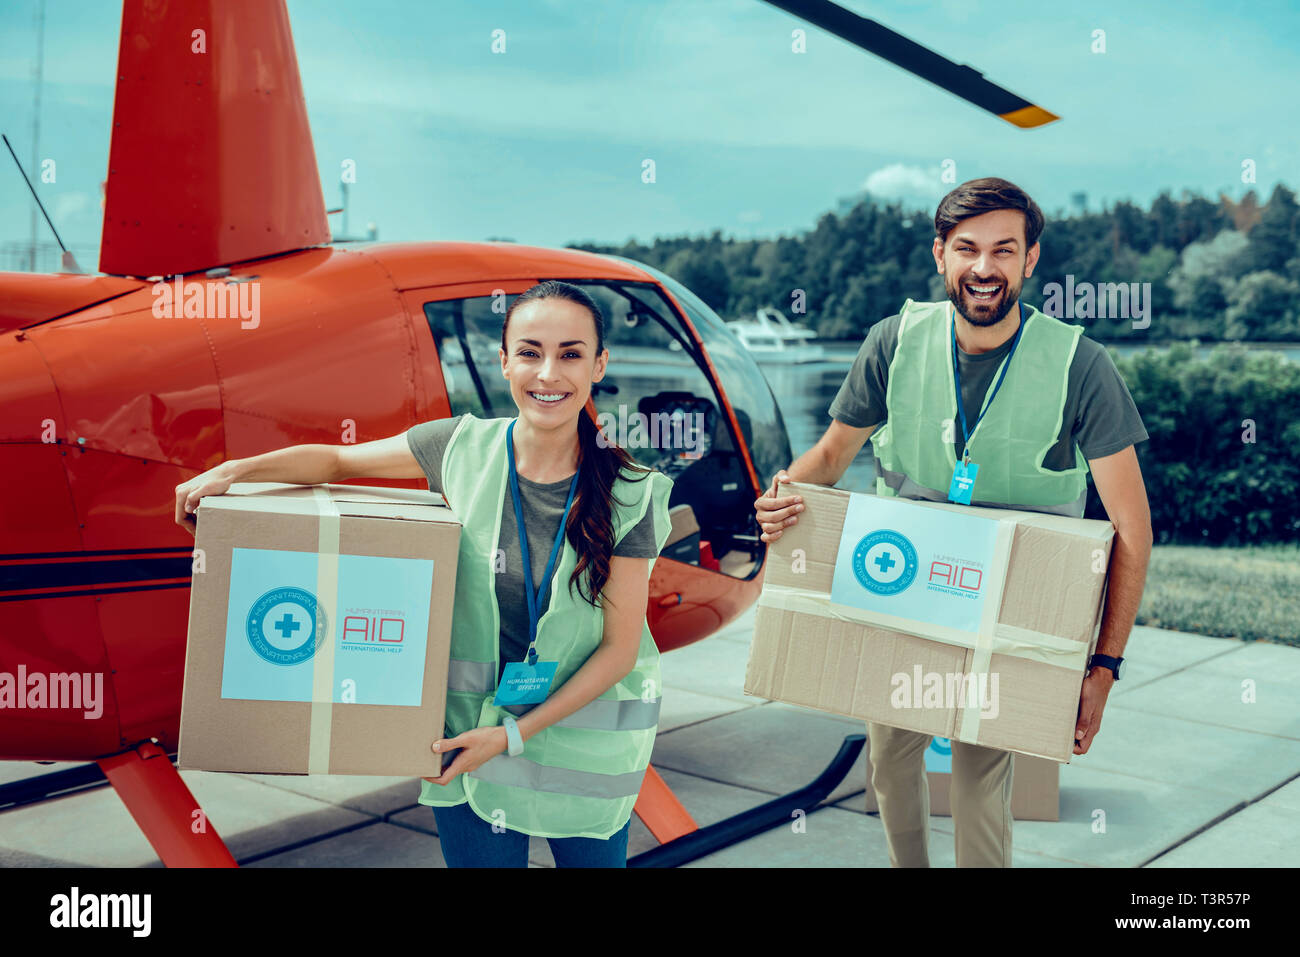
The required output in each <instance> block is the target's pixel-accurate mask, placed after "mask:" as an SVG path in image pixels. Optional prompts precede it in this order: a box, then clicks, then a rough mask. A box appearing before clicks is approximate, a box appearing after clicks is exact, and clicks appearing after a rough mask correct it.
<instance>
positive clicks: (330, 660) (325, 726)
mask: <svg viewBox="0 0 1300 957" xmlns="http://www.w3.org/2000/svg"><path fill="white" fill-rule="evenodd" d="M312 492H313V494H314V495H315V498H316V503H317V505H318V506H319V507H320V524H319V530H318V532H317V543H316V607H317V608H325V609H328V611H327V614H328V615H329V617H330V619H333V618H334V617H335V615H334V612H335V611H336V609H337V606H338V596H339V508H338V506H337V505H336V504H335V503H334V500H333V499H332V498H330V493H329V491H328V490H327V489H325V488H324V487H323V486H320V485H314V486H312ZM316 622H317V627H318V628H319V627H320V615H317V616H316ZM338 627H339V622H337V621H332V620H331V621H330V622H329V623H328V625H327V634H326V635H325V636H324V637H323V638H321V637H320V636H319V635H317V638H318V639H319V640H320V644H319V645H318V646H317V648H316V653H315V654H314V655H313V656H312V666H311V728H310V731H309V734H310V737H309V739H308V745H307V773H308V774H329V770H330V735H331V734H332V728H333V720H334V637H333V635H332V634H330V633H328V632H329V630H330V629H334V628H338Z"/></svg>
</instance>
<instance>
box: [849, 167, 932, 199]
mask: <svg viewBox="0 0 1300 957" xmlns="http://www.w3.org/2000/svg"><path fill="white" fill-rule="evenodd" d="M939 175H940V171H939V168H938V167H935V168H934V169H932V170H925V169H922V168H921V167H919V166H909V165H907V164H906V163H891V164H890V165H889V166H885V167H882V168H881V169H878V170H876V171H875V172H874V173H872V174H871V175H870V176H868V177H867V179H866V181H865V182H864V183H863V184H862V188H863V189H865V190H866V191H867V192H868V193H870V194H871V195H872V196H875V197H877V198H879V199H897V200H902V201H904V202H914V203H915V202H920V203H930V202H931V201H933V200H937V199H939V198H941V197H942V196H943V195H944V193H945V192H947V190H945V189H944V184H943V183H942V182H941V181H940V179H939Z"/></svg>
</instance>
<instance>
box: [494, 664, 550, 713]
mask: <svg viewBox="0 0 1300 957" xmlns="http://www.w3.org/2000/svg"><path fill="white" fill-rule="evenodd" d="M558 664H559V662H555V661H539V662H537V664H535V665H530V664H528V662H526V661H511V662H509V663H508V664H507V665H506V667H505V671H503V672H502V674H501V684H500V685H499V686H498V687H497V695H496V697H495V698H493V699H492V703H493V704H494V705H504V704H537V703H538V702H541V701H545V700H546V696H547V694H549V693H550V690H551V680H552V679H553V678H554V677H555V669H556V667H557V665H558Z"/></svg>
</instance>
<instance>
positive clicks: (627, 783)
mask: <svg viewBox="0 0 1300 957" xmlns="http://www.w3.org/2000/svg"><path fill="white" fill-rule="evenodd" d="M474 777H475V778H476V779H477V780H480V781H487V782H488V783H489V784H507V785H510V786H511V787H517V788H527V789H528V790H530V791H549V792H552V793H555V794H575V795H577V796H579V797H595V798H625V797H636V796H637V794H639V793H640V791H641V781H642V779H643V778H644V777H645V770H644V769H643V770H640V771H628V772H626V773H624V774H597V773H596V772H594V771H573V770H571V769H569V768H557V767H549V766H547V765H545V764H538V763H537V762H536V761H529V760H528V759H527V758H525V757H523V756H518V757H512V756H511V755H509V754H498V755H497V756H496V757H494V758H492V759H491V760H490V761H488V762H486V763H485V764H483V765H482V766H480V767H479V768H478V769H477V770H476V771H474ZM620 826H621V825H620Z"/></svg>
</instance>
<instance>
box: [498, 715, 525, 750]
mask: <svg viewBox="0 0 1300 957" xmlns="http://www.w3.org/2000/svg"><path fill="white" fill-rule="evenodd" d="M501 723H502V724H503V725H504V726H505V729H506V751H507V752H508V753H509V754H510V756H511V757H518V756H519V755H521V754H523V753H524V737H523V735H521V734H520V733H519V724H518V722H516V721H515V719H514V717H513V716H512V715H506V716H505V720H503V721H502V722H501Z"/></svg>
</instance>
